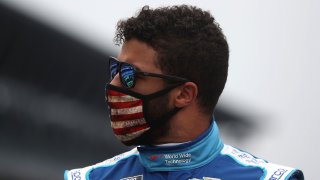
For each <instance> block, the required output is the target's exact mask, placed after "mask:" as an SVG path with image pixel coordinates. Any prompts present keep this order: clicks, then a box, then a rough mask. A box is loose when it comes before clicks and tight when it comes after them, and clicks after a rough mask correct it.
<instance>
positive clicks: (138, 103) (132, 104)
mask: <svg viewBox="0 0 320 180" xmlns="http://www.w3.org/2000/svg"><path fill="white" fill-rule="evenodd" d="M109 106H110V107H111V108H115V109H122V108H131V107H137V106H142V101H141V100H137V101H130V102H109Z"/></svg>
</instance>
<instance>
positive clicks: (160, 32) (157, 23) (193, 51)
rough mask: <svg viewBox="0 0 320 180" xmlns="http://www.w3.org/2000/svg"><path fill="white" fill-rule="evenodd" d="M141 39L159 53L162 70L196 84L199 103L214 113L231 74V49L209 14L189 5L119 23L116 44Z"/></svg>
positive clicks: (145, 9) (146, 11)
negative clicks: (229, 62) (229, 66)
mask: <svg viewBox="0 0 320 180" xmlns="http://www.w3.org/2000/svg"><path fill="white" fill-rule="evenodd" d="M130 39H138V40H140V41H142V42H144V43H146V44H148V45H150V46H151V47H152V48H153V49H154V50H155V51H156V52H157V63H158V65H159V66H160V68H161V70H162V71H163V72H164V73H166V74H170V75H175V76H180V77H184V78H187V79H189V80H190V81H192V82H195V83H196V84H197V86H198V88H199V93H198V97H197V98H198V102H199V105H200V106H201V107H202V109H203V110H204V111H203V112H205V113H213V110H214V108H215V106H216V104H217V102H218V99H219V96H220V94H221V93H222V91H223V89H224V86H225V83H226V80H227V74H228V59H229V48H228V43H227V41H226V38H225V36H224V34H223V33H222V30H221V28H220V27H219V24H218V23H217V22H216V21H215V19H214V18H213V16H212V15H211V14H210V13H209V12H208V11H203V10H201V9H200V8H197V7H194V6H188V5H180V6H170V7H161V8H157V9H150V8H149V7H148V6H144V7H143V8H142V9H141V11H140V12H139V13H138V14H137V15H136V16H134V17H131V18H129V19H127V20H121V21H119V22H118V24H117V31H116V36H115V43H116V44H122V43H124V42H126V41H129V40H130Z"/></svg>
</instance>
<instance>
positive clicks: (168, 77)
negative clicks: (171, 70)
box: [109, 56, 189, 89]
mask: <svg viewBox="0 0 320 180" xmlns="http://www.w3.org/2000/svg"><path fill="white" fill-rule="evenodd" d="M111 61H116V62H117V71H116V74H117V73H119V76H120V81H121V84H122V85H123V86H124V87H126V88H128V89H130V88H133V87H134V86H135V84H136V76H145V77H157V78H161V79H164V80H167V81H169V82H173V83H185V82H188V81H189V80H188V79H186V78H182V77H178V76H174V75H164V74H156V73H149V72H143V71H140V70H138V69H137V68H136V67H135V66H134V65H132V64H129V63H126V62H121V61H119V60H118V59H117V58H115V57H112V56H110V57H109V71H110V81H111V80H112V79H113V78H114V77H112V74H111V73H112V72H111ZM124 64H125V65H128V66H131V67H132V68H133V71H134V80H133V85H132V86H131V87H128V86H127V85H126V83H125V82H123V81H124V80H123V77H122V73H121V72H122V71H120V70H121V68H122V66H123V65H124Z"/></svg>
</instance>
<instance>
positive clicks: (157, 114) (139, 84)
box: [110, 39, 173, 145]
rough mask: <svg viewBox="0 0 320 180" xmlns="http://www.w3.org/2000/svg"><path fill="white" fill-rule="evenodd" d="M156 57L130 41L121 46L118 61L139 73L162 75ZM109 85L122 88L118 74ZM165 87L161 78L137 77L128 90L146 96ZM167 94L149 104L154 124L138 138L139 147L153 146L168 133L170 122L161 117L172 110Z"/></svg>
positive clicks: (142, 44) (136, 42) (149, 50)
mask: <svg viewBox="0 0 320 180" xmlns="http://www.w3.org/2000/svg"><path fill="white" fill-rule="evenodd" d="M156 55H157V53H156V51H154V49H152V48H151V47H150V46H148V45H147V44H146V43H143V42H141V41H138V40H136V39H132V40H130V41H127V42H125V43H124V44H123V46H122V49H121V52H120V54H119V55H118V59H119V61H123V62H126V63H129V64H132V65H134V66H135V67H136V68H137V69H139V70H140V71H143V72H149V73H157V74H163V73H162V71H161V70H160V67H159V66H158V65H157V63H156ZM110 84H112V85H114V86H118V87H122V85H121V81H120V78H119V74H117V75H116V76H115V77H114V79H113V80H112V81H111V82H110ZM165 87H166V84H165V82H164V80H163V79H161V78H156V77H145V76H139V77H137V80H136V84H135V86H134V88H131V89H130V90H131V91H134V92H137V93H139V94H143V95H148V94H152V93H155V92H157V91H160V90H163V89H164V88H165ZM169 94H170V93H169ZM169 94H165V95H163V96H161V97H158V98H155V99H153V100H151V101H150V102H149V104H148V111H149V112H148V114H149V118H150V119H153V120H154V121H155V123H154V127H153V128H151V129H150V130H149V131H148V132H147V133H145V134H143V135H142V136H141V137H140V138H139V140H138V143H139V144H140V145H142V144H154V143H156V142H157V140H158V139H160V138H161V137H162V136H164V135H165V134H166V132H167V131H168V128H169V123H170V121H169V119H168V118H164V117H163V115H165V114H168V112H170V109H173V108H170V107H172V105H170V95H169Z"/></svg>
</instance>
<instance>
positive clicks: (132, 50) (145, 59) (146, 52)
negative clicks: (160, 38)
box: [118, 39, 161, 73]
mask: <svg viewBox="0 0 320 180" xmlns="http://www.w3.org/2000/svg"><path fill="white" fill-rule="evenodd" d="M156 58H157V52H156V51H155V50H154V49H153V48H152V47H151V46H149V45H148V44H146V43H144V42H141V41H139V40H137V39H131V40H129V41H126V42H125V43H124V44H123V46H122V48H121V51H120V54H119V55H118V59H119V60H120V61H123V62H127V63H129V64H133V65H134V66H136V67H137V68H138V69H139V70H141V71H145V72H152V73H161V70H160V67H159V66H158V64H157V59H156Z"/></svg>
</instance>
